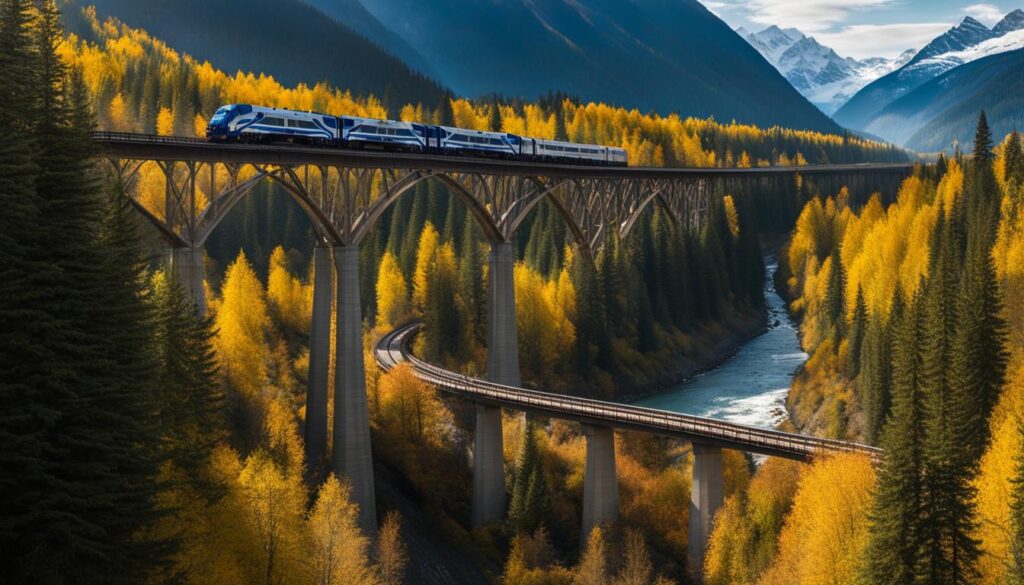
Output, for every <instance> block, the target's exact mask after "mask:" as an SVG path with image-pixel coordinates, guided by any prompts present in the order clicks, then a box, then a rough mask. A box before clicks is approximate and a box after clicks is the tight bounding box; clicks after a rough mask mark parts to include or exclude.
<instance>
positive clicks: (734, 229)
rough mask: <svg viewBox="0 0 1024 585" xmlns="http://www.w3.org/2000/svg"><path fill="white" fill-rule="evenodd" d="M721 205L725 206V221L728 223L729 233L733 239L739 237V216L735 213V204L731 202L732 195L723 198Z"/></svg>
mask: <svg viewBox="0 0 1024 585" xmlns="http://www.w3.org/2000/svg"><path fill="white" fill-rule="evenodd" d="M722 204H723V205H724V206H725V219H726V220H727V222H728V223H729V233H731V234H732V237H734V238H736V237H739V235H740V214H739V213H738V212H737V211H736V202H735V201H734V200H733V198H732V195H726V196H725V197H723V198H722Z"/></svg>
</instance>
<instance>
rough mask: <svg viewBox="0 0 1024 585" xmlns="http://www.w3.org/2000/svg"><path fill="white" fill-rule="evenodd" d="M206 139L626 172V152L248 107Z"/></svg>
mask: <svg viewBox="0 0 1024 585" xmlns="http://www.w3.org/2000/svg"><path fill="white" fill-rule="evenodd" d="M206 137H207V139H208V140H211V141H215V142H242V143H257V144H268V143H280V142H285V143H297V144H310V145H315V146H325V147H331V148H358V149H367V150H390V151H407V152H423V153H429V154H441V155H450V156H481V157H491V158H501V159H508V160H529V161H550V162H565V163H573V164H590V165H611V166H626V164H627V163H628V161H627V157H626V151H625V150H623V149H621V148H616V147H611V146H598V145H596V144H576V143H574V142H563V141H558V140H544V139H540V138H529V137H525V136H518V135H516V134H509V133H507V132H484V131H480V130H467V129H465V128H455V127H451V126H434V125H427V124H418V123H416V122H396V121H394V120H377V119H374V118H358V117H354V116H340V117H339V116H331V115H327V114H318V113H314V112H299V111H295V110H286V109H282V108H265V107H261V106H252V105H248V104H231V105H226V106H223V107H221V108H220V109H218V110H217V111H216V113H214V115H213V117H212V118H211V119H210V123H209V124H208V125H207V128H206Z"/></svg>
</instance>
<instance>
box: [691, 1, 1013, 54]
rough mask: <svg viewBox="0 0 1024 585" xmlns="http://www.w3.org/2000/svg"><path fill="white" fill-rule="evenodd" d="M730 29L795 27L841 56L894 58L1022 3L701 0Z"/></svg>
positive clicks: (994, 18)
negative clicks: (963, 23)
mask: <svg viewBox="0 0 1024 585" xmlns="http://www.w3.org/2000/svg"><path fill="white" fill-rule="evenodd" d="M701 2H703V3H704V5H705V6H707V7H708V9H710V10H711V11H712V12H714V13H715V14H717V15H718V16H719V17H720V18H721V19H722V20H724V21H725V22H727V23H729V24H730V25H731V26H732V27H733V28H737V27H740V26H744V27H746V28H747V29H748V30H750V31H759V30H761V29H763V28H765V27H767V26H769V25H772V24H774V25H778V26H779V27H781V28H790V27H794V28H798V29H800V30H801V31H803V32H804V33H805V34H807V35H810V36H813V37H814V38H815V39H817V40H818V42H820V43H822V44H823V45H826V46H829V47H832V48H833V49H835V51H836V52H837V53H839V54H840V55H841V56H844V57H854V58H858V59H860V58H864V57H895V56H897V55H899V54H900V53H902V52H903V51H905V50H906V49H911V48H913V49H920V48H921V47H923V46H924V45H926V44H927V43H928V41H930V40H931V39H933V38H935V37H936V36H938V35H940V34H942V33H943V32H945V31H946V30H948V29H949V28H950V27H952V26H955V25H957V24H959V23H960V21H961V20H963V19H964V17H965V16H968V15H969V16H973V17H974V18H976V19H977V20H979V21H981V22H983V23H985V24H986V25H987V26H992V25H993V24H995V23H996V22H998V21H999V19H1001V18H1002V17H1003V15H1004V14H1006V13H1007V12H1010V11H1012V10H1014V9H1016V8H1024V0H1010V1H1009V2H996V3H989V2H984V3H973V2H970V1H967V2H965V1H963V0H960V1H959V2H958V1H956V0H701Z"/></svg>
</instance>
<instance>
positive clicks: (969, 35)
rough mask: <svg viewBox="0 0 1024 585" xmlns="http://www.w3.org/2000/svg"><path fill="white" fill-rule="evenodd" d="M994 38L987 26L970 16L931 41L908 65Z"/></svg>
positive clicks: (994, 34)
mask: <svg viewBox="0 0 1024 585" xmlns="http://www.w3.org/2000/svg"><path fill="white" fill-rule="evenodd" d="M994 36H996V33H994V32H992V30H991V29H989V28H988V27H987V26H985V25H984V24H981V23H980V22H978V21H977V20H975V19H973V18H971V17H970V16H966V17H964V19H963V21H962V22H961V23H960V24H958V25H956V26H954V27H953V28H951V29H949V30H948V31H946V32H945V33H943V34H941V35H939V36H937V37H935V38H934V39H932V41H931V42H930V43H928V44H927V45H925V47H924V48H923V49H921V50H920V51H918V52H917V55H915V56H914V58H913V59H911V61H910V63H911V64H913V63H915V62H917V61H922V60H924V59H928V58H930V57H935V56H936V55H942V54H943V53H949V52H952V51H962V50H964V49H966V48H967V47H973V46H974V45H977V44H978V43H981V42H983V41H987V40H988V39H991V38H992V37H994Z"/></svg>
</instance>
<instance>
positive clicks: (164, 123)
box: [156, 107, 174, 136]
mask: <svg viewBox="0 0 1024 585" xmlns="http://www.w3.org/2000/svg"><path fill="white" fill-rule="evenodd" d="M156 133H157V134H159V135H160V136H170V135H172V134H174V114H172V113H171V110H170V109H169V108H167V107H163V108H160V112H159V113H158V114H157V115H156Z"/></svg>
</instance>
